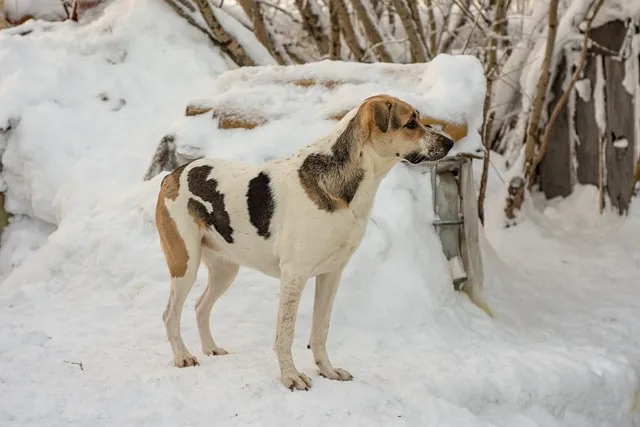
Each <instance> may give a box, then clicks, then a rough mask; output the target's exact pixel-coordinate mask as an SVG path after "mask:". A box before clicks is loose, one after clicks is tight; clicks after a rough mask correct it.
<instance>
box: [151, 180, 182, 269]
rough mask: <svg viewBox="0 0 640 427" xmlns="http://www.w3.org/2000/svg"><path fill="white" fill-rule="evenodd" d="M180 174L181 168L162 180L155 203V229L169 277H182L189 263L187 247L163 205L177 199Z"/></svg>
mask: <svg viewBox="0 0 640 427" xmlns="http://www.w3.org/2000/svg"><path fill="white" fill-rule="evenodd" d="M180 172H182V168H180V170H179V171H178V170H176V171H174V172H172V173H170V174H169V175H167V176H166V177H165V178H164V180H163V181H162V184H161V186H160V192H159V194H158V202H157V203H156V228H157V229H158V235H159V236H160V246H162V251H163V252H164V256H165V260H166V262H167V266H168V267H169V273H171V277H183V276H184V275H185V273H186V272H187V262H188V261H189V253H188V252H187V246H186V245H185V243H184V240H183V239H182V236H181V235H180V231H179V230H178V227H177V226H176V222H175V221H174V220H173V218H171V215H170V214H169V210H168V209H167V206H166V204H165V200H166V199H171V200H175V199H176V198H177V197H178V193H179V191H180Z"/></svg>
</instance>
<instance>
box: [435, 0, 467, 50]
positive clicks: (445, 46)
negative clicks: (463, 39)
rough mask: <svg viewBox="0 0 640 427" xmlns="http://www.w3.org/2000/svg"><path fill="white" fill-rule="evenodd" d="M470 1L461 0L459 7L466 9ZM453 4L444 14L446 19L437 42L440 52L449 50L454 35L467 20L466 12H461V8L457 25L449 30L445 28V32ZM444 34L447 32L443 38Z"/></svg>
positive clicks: (454, 38)
mask: <svg viewBox="0 0 640 427" xmlns="http://www.w3.org/2000/svg"><path fill="white" fill-rule="evenodd" d="M470 1H471V0H461V2H460V4H461V5H462V6H461V7H460V9H463V8H465V9H468V8H469V2H470ZM453 6H454V4H453V3H452V4H451V7H450V8H449V13H448V14H447V15H446V19H445V20H444V23H443V24H442V28H443V31H442V32H441V34H440V38H439V40H438V42H437V46H438V48H437V51H438V52H442V53H447V52H449V49H450V48H451V45H452V44H453V42H454V41H455V40H456V37H457V36H458V32H459V31H460V28H462V27H463V26H464V24H465V23H466V21H467V14H465V13H463V12H462V10H461V12H460V14H461V16H460V21H459V22H458V25H456V27H455V28H453V29H452V30H451V31H450V32H449V31H448V30H447V32H446V33H445V31H444V29H445V28H449V22H450V20H451V15H452V13H453ZM444 34H447V37H446V38H444Z"/></svg>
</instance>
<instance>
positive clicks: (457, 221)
mask: <svg viewBox="0 0 640 427" xmlns="http://www.w3.org/2000/svg"><path fill="white" fill-rule="evenodd" d="M431 180H432V181H431V183H432V190H433V208H434V213H435V214H436V218H437V219H436V220H435V221H434V222H433V225H434V226H435V227H436V230H437V233H438V237H439V238H440V241H441V243H442V250H443V252H444V255H445V257H446V258H447V261H448V262H449V267H450V271H451V280H452V283H453V286H454V289H455V290H457V291H462V292H464V293H466V294H467V295H468V296H469V299H470V300H471V302H472V303H474V304H475V305H476V306H477V307H478V308H480V309H481V310H482V311H484V312H485V313H486V314H487V315H488V316H489V317H493V313H492V312H491V309H490V308H489V305H488V304H487V302H486V300H485V298H484V269H483V265H482V251H481V249H480V241H479V233H480V225H479V222H480V221H479V218H478V202H477V196H476V189H475V184H474V181H473V168H472V164H471V159H469V158H466V157H462V156H457V157H454V158H452V159H447V160H444V161H441V162H439V163H438V164H437V165H436V166H434V167H433V168H432V173H431Z"/></svg>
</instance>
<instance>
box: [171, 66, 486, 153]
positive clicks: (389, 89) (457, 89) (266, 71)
mask: <svg viewBox="0 0 640 427" xmlns="http://www.w3.org/2000/svg"><path fill="white" fill-rule="evenodd" d="M296 81H304V82H318V83H319V84H314V85H311V86H308V87H305V86H301V85H300V84H296V83H295V82H296ZM378 93H388V94H390V95H393V96H397V97H398V98H400V99H403V100H405V101H406V102H409V103H410V104H412V105H414V106H415V107H416V108H417V109H418V111H419V112H420V114H421V115H423V116H432V117H435V118H438V119H440V120H447V121H451V122H454V123H468V134H467V136H466V137H465V138H463V139H461V140H460V141H458V142H457V143H456V145H455V147H454V149H453V150H452V151H451V153H450V155H451V156H453V155H455V154H457V153H462V152H475V151H477V150H480V149H481V148H482V141H481V139H480V135H479V134H478V132H476V131H474V130H475V129H480V126H481V124H482V105H483V102H484V93H485V81H484V74H483V69H482V65H481V64H480V62H479V61H478V60H477V59H476V58H475V57H472V56H468V55H456V56H453V55H438V56H437V57H436V58H434V59H433V60H432V61H431V62H429V63H426V64H412V65H397V64H361V63H348V62H339V61H330V60H324V61H320V62H315V63H310V64H304V65H296V66H287V67H283V66H274V67H250V68H248V67H243V68H239V69H234V70H230V71H228V72H226V73H223V74H222V75H221V76H220V77H218V79H217V80H216V82H215V85H214V86H213V87H212V88H211V95H210V96H209V97H207V96H206V94H201V95H200V96H198V99H194V100H193V101H192V103H194V104H199V105H203V106H208V107H211V108H213V110H214V111H215V112H218V113H226V114H234V115H235V116H238V117H242V118H246V119H254V120H255V119H256V117H258V116H259V117H260V118H261V119H262V120H264V121H267V123H268V125H269V126H268V127H267V130H266V131H265V132H267V133H266V134H265V135H267V136H266V138H267V139H273V140H276V138H281V137H282V136H280V135H278V136H275V135H274V136H270V134H269V133H270V132H271V133H272V132H278V129H280V128H282V129H289V128H291V127H295V126H297V125H299V124H301V123H305V124H311V123H314V124H315V123H322V129H329V127H330V126H332V125H333V124H335V122H333V121H329V118H330V117H332V116H334V115H336V114H340V113H344V112H346V111H350V110H352V109H353V108H355V107H357V106H358V105H359V104H360V103H361V102H362V100H363V99H365V98H367V97H369V96H372V95H376V94H378ZM203 116H205V117H202V116H196V117H185V118H183V119H182V120H181V121H179V122H176V123H175V125H174V127H173V128H172V129H171V133H174V134H176V135H177V140H178V141H177V145H178V150H179V151H181V150H184V148H183V147H187V148H188V149H191V148H193V147H199V149H200V151H202V150H204V149H205V148H206V147H205V146H207V145H208V144H210V140H211V135H216V136H217V135H219V136H218V137H220V138H224V137H225V135H227V134H228V131H224V130H218V129H214V128H213V126H212V125H213V123H212V120H211V119H210V114H206V115H203ZM287 132H288V131H287ZM318 135H319V134H318ZM235 137H236V136H235V135H231V136H228V137H227V138H235ZM263 138H264V137H263ZM235 145H236V143H234V146H235ZM283 148H284V150H289V149H290V148H291V147H287V146H284V147H283ZM263 149H264V150H267V151H269V150H271V148H266V147H265V148H263ZM279 153H280V154H282V155H284V154H286V153H287V151H279Z"/></svg>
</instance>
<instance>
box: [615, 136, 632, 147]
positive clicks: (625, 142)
mask: <svg viewBox="0 0 640 427" xmlns="http://www.w3.org/2000/svg"><path fill="white" fill-rule="evenodd" d="M613 146H614V147H615V148H627V147H628V146H629V140H628V139H627V138H619V139H616V140H615V141H613Z"/></svg>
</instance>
